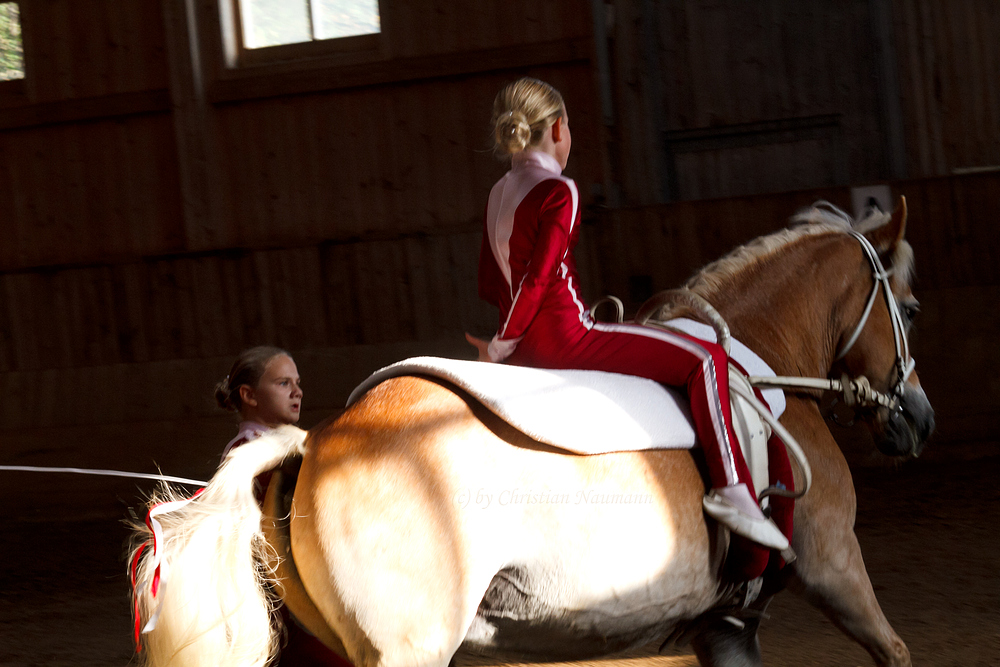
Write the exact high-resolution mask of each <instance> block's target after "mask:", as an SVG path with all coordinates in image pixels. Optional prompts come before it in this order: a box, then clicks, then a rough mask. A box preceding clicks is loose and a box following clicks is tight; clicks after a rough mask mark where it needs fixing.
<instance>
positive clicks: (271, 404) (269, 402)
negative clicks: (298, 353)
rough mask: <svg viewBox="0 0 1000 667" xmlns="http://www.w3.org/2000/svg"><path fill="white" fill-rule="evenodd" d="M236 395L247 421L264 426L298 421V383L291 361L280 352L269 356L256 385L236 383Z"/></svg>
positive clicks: (299, 398)
mask: <svg viewBox="0 0 1000 667" xmlns="http://www.w3.org/2000/svg"><path fill="white" fill-rule="evenodd" d="M240 398H241V399H242V400H243V417H244V419H247V420H248V421H256V422H260V423H262V424H265V425H267V426H278V425H281V424H295V423H298V421H299V410H300V409H301V408H302V387H301V385H300V379H299V371H298V369H297V368H296V367H295V362H294V361H292V358H291V357H289V356H286V355H284V354H282V355H278V356H277V357H275V358H273V359H271V360H270V361H269V362H267V366H266V367H265V368H264V375H263V376H262V377H261V378H260V382H258V383H257V386H256V387H250V386H249V385H243V386H242V387H240Z"/></svg>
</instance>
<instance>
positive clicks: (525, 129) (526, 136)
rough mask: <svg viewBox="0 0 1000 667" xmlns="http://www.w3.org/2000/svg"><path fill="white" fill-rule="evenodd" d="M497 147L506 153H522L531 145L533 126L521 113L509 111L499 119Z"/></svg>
mask: <svg viewBox="0 0 1000 667" xmlns="http://www.w3.org/2000/svg"><path fill="white" fill-rule="evenodd" d="M496 142H497V147H498V148H499V149H500V150H501V151H502V152H504V153H510V154H514V153H520V152H521V151H523V150H524V149H525V148H527V147H528V145H529V144H530V143H531V125H529V124H528V119H527V117H526V116H525V115H524V114H523V113H522V112H520V111H508V112H507V113H505V114H501V116H500V117H499V118H498V119H497V123H496Z"/></svg>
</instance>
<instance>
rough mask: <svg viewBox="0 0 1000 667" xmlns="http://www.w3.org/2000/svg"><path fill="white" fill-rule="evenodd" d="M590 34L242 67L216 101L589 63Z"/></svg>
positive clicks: (222, 83)
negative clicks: (382, 57)
mask: <svg viewBox="0 0 1000 667" xmlns="http://www.w3.org/2000/svg"><path fill="white" fill-rule="evenodd" d="M590 51H591V46H590V40H589V38H572V39H564V40H554V41H550V42H543V43H541V44H531V45H524V46H520V47H518V48H517V49H513V50H512V49H509V48H496V49H484V50H479V51H470V52H467V53H448V54H443V55H431V56H415V57H411V58H396V59H393V60H386V61H381V62H375V63H366V64H358V65H345V66H342V67H336V68H327V69H316V70H306V71H301V70H300V71H290V72H281V73H276V74H274V75H269V76H264V75H262V74H261V73H259V72H253V71H245V70H237V71H235V72H234V73H233V75H232V76H233V78H231V79H219V80H217V81H216V82H215V83H213V84H212V86H211V88H210V89H209V94H208V98H209V100H210V101H211V102H212V103H215V104H222V103H226V102H238V101H242V100H248V99H255V98H262V97H277V96H284V95H295V94H302V93H313V92H319V91H325V90H339V89H343V88H357V87H363V86H379V85H387V84H400V83H406V82H411V81H428V80H431V79H443V78H454V77H459V76H466V75H470V74H482V73H486V72H494V71H499V70H512V69H518V68H523V67H528V66H538V65H554V64H567V63H574V62H586V61H588V60H589V59H590Z"/></svg>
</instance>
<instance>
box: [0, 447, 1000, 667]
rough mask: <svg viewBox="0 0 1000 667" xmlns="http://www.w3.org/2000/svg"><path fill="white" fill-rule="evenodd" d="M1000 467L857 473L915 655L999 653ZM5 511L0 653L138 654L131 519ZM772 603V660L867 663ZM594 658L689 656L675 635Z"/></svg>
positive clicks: (899, 625) (874, 543) (45, 661)
mask: <svg viewBox="0 0 1000 667" xmlns="http://www.w3.org/2000/svg"><path fill="white" fill-rule="evenodd" d="M998 479H1000V457H991V458H980V459H976V460H971V461H964V462H959V461H949V462H946V463H945V462H940V461H935V460H933V458H928V459H921V460H918V461H913V462H910V463H908V464H906V465H905V466H903V467H902V468H900V469H897V470H880V469H863V470H861V471H858V472H856V473H855V484H856V486H857V489H858V506H859V512H858V527H857V531H858V535H859V537H860V540H861V545H862V548H863V549H864V554H865V559H866V562H867V564H868V571H869V573H870V575H871V578H872V581H873V583H874V585H875V590H876V592H877V594H878V596H879V600H880V601H881V604H882V607H883V609H884V611H885V613H886V615H887V616H888V618H889V620H890V622H891V623H892V624H893V626H894V627H895V629H896V631H897V632H898V633H899V634H900V635H901V636H902V638H903V640H904V641H905V642H906V643H907V644H908V645H909V647H910V651H911V653H912V655H913V659H914V664H915V665H918V666H920V667H953V666H959V665H961V666H962V667H988V666H990V667H994V666H996V665H1000V576H998V572H1000V537H998V531H1000V485H998V484H997V480H998ZM4 480H5V488H4V489H3V491H2V495H0V500H4V501H6V500H9V499H12V498H15V497H16V498H17V501H16V502H13V504H14V505H18V504H20V505H21V506H22V508H23V506H24V505H25V504H26V503H27V502H28V501H27V500H26V497H28V496H26V494H25V493H19V489H18V487H17V485H18V484H27V483H28V482H29V480H28V479H27V478H26V477H25V478H11V477H5V478H4ZM31 481H35V480H31ZM60 491H61V493H62V495H63V499H64V501H65V502H66V503H68V505H67V509H71V508H73V507H84V506H86V505H87V503H89V502H92V501H91V500H89V498H91V497H92V494H100V495H101V498H102V499H103V501H102V502H105V503H108V502H109V501H108V498H109V497H110V498H114V499H115V500H114V501H113V504H114V505H115V506H117V507H118V508H119V509H120V510H121V512H120V514H121V516H124V514H125V509H126V507H127V505H128V504H131V503H135V502H136V501H135V498H136V493H135V487H134V486H133V485H132V484H131V483H128V482H124V483H119V482H116V483H115V485H113V486H112V487H111V488H109V487H108V483H107V482H97V481H91V480H87V481H86V482H80V481H77V480H70V479H64V480H62V481H61V482H60ZM108 494H112V495H111V496H109V495H108ZM5 504H6V505H7V506H10V503H6V502H5ZM29 504H30V503H29ZM77 514H78V513H77ZM26 516H27V519H25V517H26ZM12 519H13V520H11V519H8V520H7V521H5V522H4V524H5V525H4V526H3V531H4V537H3V541H2V545H3V548H2V551H0V553H2V554H3V555H2V558H3V560H2V568H0V666H2V667H12V666H14V665H17V666H21V665H46V666H52V667H57V666H61V665H74V666H76V667H89V666H91V665H93V666H101V667H106V666H109V665H111V666H115V665H117V666H121V665H126V664H128V663H129V662H130V661H132V658H133V654H132V644H131V632H132V628H131V617H130V609H129V601H128V586H127V583H126V577H125V564H124V562H123V554H124V546H123V545H124V542H125V540H126V538H127V533H126V531H125V528H124V527H123V526H122V525H121V524H120V523H119V522H117V521H116V520H114V519H102V518H90V519H86V520H79V519H78V520H73V521H68V520H42V519H41V517H38V516H37V515H32V514H31V513H25V512H23V511H22V512H15V513H14V514H13V516H12ZM770 615H771V618H770V619H769V620H767V621H766V622H765V623H764V625H763V628H762V631H761V642H762V644H763V651H764V658H765V662H766V664H767V665H770V666H773V667H781V666H788V667H791V666H793V665H795V666H799V665H816V666H823V667H826V666H829V667H833V666H837V667H843V666H849V667H850V666H854V665H870V664H872V663H871V660H870V658H869V657H868V655H867V653H865V652H864V651H863V650H862V649H861V648H859V647H858V646H856V645H855V644H854V643H853V642H851V641H850V640H848V639H847V638H845V637H844V636H843V635H841V634H840V632H839V631H838V630H836V629H835V628H834V627H833V626H832V625H831V624H830V623H829V622H827V621H826V619H825V618H824V617H823V616H822V615H821V614H820V613H819V612H817V611H816V610H814V609H812V608H811V607H809V606H808V605H806V604H805V603H803V602H802V601H801V600H799V599H797V598H796V597H794V596H793V595H792V594H790V593H784V594H782V595H780V596H778V598H777V599H776V601H775V602H774V603H773V604H772V606H771V609H770ZM591 664H596V663H591ZM601 664H603V665H606V666H607V667H612V666H613V665H622V666H625V665H627V666H628V667H651V666H654V665H657V666H664V667H666V666H670V667H687V666H689V665H696V664H697V663H696V661H695V660H694V658H693V656H692V655H691V654H690V652H689V651H686V650H684V649H680V650H676V651H673V652H672V653H671V654H670V655H667V656H650V655H649V653H648V652H647V654H646V655H645V656H624V657H622V656H619V657H616V658H612V659H609V660H607V661H601Z"/></svg>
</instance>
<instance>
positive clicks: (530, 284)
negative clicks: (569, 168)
mask: <svg viewBox="0 0 1000 667" xmlns="http://www.w3.org/2000/svg"><path fill="white" fill-rule="evenodd" d="M511 162H512V163H511V169H510V171H508V172H507V173H506V174H505V175H504V176H503V178H501V179H500V180H499V181H497V183H496V185H494V186H493V189H492V190H491V191H490V198H489V204H488V205H487V207H486V219H485V229H484V233H483V245H482V250H481V252H480V256H479V296H480V297H481V298H482V299H484V300H485V301H487V302H489V303H492V304H493V305H495V306H497V307H498V308H499V309H500V326H499V329H498V330H497V334H496V336H495V337H494V338H493V340H492V341H491V342H490V347H489V353H490V359H491V360H492V361H502V360H504V359H506V358H507V357H509V356H510V355H511V354H512V353H513V352H514V349H515V348H516V347H517V344H518V342H519V341H520V340H521V338H522V337H523V336H524V335H525V333H526V332H527V331H528V329H529V327H531V325H532V323H533V322H534V321H535V319H536V317H538V316H539V313H542V314H543V316H544V318H545V319H546V321H547V326H560V325H562V326H563V327H565V326H575V327H580V326H581V325H582V327H583V328H584V329H590V328H591V327H592V326H593V323H592V321H591V319H590V315H589V313H588V311H587V308H586V307H585V306H584V304H583V301H582V299H581V298H580V296H579V293H578V291H579V284H580V281H579V278H578V277H577V272H576V264H575V262H574V260H573V253H572V250H573V247H574V246H575V245H576V242H577V239H578V237H579V231H580V195H579V193H578V191H577V189H576V183H574V182H573V180H572V179H570V178H566V177H565V176H563V175H562V169H561V168H560V166H559V163H558V161H557V160H556V159H555V158H554V157H552V156H551V155H549V154H548V153H543V152H541V151H533V150H529V151H524V152H522V153H517V154H515V155H514V156H513V159H512V161H511Z"/></svg>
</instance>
